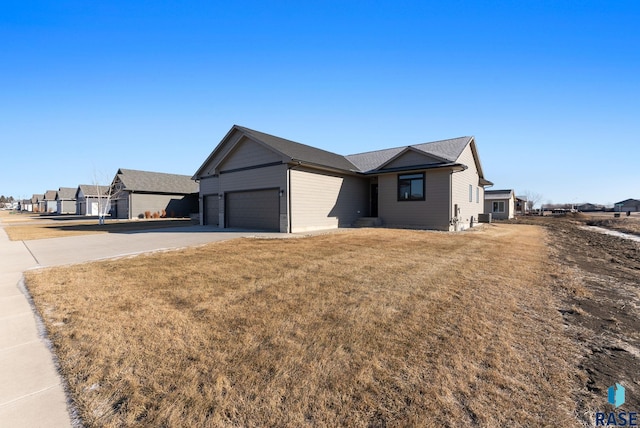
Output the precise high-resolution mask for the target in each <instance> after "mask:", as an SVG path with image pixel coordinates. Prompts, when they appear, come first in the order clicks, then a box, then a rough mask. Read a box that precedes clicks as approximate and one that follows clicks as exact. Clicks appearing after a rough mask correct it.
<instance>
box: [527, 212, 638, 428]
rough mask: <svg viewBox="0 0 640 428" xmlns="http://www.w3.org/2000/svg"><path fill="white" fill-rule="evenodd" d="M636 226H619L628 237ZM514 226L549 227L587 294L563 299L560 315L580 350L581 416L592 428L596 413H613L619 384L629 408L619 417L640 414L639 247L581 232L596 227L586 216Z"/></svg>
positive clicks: (561, 258) (555, 246) (553, 242)
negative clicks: (610, 397)
mask: <svg viewBox="0 0 640 428" xmlns="http://www.w3.org/2000/svg"><path fill="white" fill-rule="evenodd" d="M632 220H636V221H638V225H640V219H626V220H624V219H621V220H619V221H620V222H623V221H626V223H623V225H625V226H626V227H625V229H627V231H629V229H630V228H629V227H628V224H629V222H630V221H632ZM515 222H522V223H533V224H541V225H544V226H546V227H547V230H548V231H549V240H550V245H551V248H552V249H553V252H554V257H556V258H557V260H558V261H560V262H561V263H562V264H564V265H565V266H567V267H568V268H569V269H570V270H571V271H572V272H573V278H572V279H573V280H575V281H579V282H580V283H581V284H582V285H583V286H584V288H585V289H586V293H584V295H576V294H572V295H567V294H566V293H565V295H564V296H562V300H563V302H564V303H565V307H564V308H563V309H561V313H562V314H563V317H564V320H565V323H566V326H567V330H568V332H569V334H570V336H571V337H572V338H573V339H574V340H575V341H576V343H577V344H578V345H579V346H580V348H581V349H582V355H581V356H580V360H579V362H578V364H579V365H578V367H579V368H580V369H581V371H582V373H583V375H584V376H583V378H582V379H579V382H580V383H583V385H582V388H580V390H579V392H578V396H576V397H575V398H576V401H577V403H578V415H577V416H578V417H579V418H580V419H582V421H583V422H585V424H588V425H592V424H593V412H594V411H610V410H612V406H610V405H608V404H607V389H608V388H609V386H611V385H613V384H614V383H616V382H618V383H620V384H622V385H623V386H624V387H625V388H626V402H625V404H624V405H623V406H621V407H620V408H619V409H618V411H621V410H626V411H635V412H637V411H639V410H640V370H639V369H640V316H639V314H640V311H639V308H640V243H638V242H634V241H631V240H627V239H622V238H618V237H615V236H609V235H604V234H602V233H598V232H594V231H591V230H585V229H583V227H584V226H585V225H587V224H593V218H592V217H590V216H588V215H584V214H577V215H574V216H571V217H565V218H550V217H544V218H540V217H528V218H522V219H518V220H515ZM608 226H610V227H611V228H614V229H615V228H616V227H615V226H616V225H611V224H610V225H608ZM618 229H620V228H618ZM631 229H632V230H633V229H634V228H631Z"/></svg>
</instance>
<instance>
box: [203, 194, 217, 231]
mask: <svg viewBox="0 0 640 428" xmlns="http://www.w3.org/2000/svg"><path fill="white" fill-rule="evenodd" d="M218 201H219V199H218V195H207V196H205V197H204V224H207V225H209V226H217V225H218V219H219V218H220V217H219V215H218V205H219V203H218Z"/></svg>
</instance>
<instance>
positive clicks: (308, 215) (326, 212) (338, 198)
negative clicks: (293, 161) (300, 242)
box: [290, 169, 369, 232]
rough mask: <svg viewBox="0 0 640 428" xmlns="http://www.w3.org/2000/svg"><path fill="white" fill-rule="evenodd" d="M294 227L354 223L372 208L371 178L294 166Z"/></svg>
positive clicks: (299, 229)
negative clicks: (370, 202) (370, 204)
mask: <svg viewBox="0 0 640 428" xmlns="http://www.w3.org/2000/svg"><path fill="white" fill-rule="evenodd" d="M290 175H291V188H290V192H291V231H292V232H305V231H311V230H322V229H334V228H337V227H348V226H351V225H352V224H353V223H354V222H355V221H356V220H357V219H358V218H359V217H363V216H365V215H366V213H367V212H368V204H369V188H368V186H369V179H368V178H367V179H363V178H359V177H353V176H339V175H329V174H323V173H319V172H317V171H312V170H301V169H292V170H290Z"/></svg>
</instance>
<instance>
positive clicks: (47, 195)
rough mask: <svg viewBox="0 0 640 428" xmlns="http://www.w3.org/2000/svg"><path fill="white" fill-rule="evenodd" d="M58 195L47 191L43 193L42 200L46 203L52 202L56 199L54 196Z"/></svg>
mask: <svg viewBox="0 0 640 428" xmlns="http://www.w3.org/2000/svg"><path fill="white" fill-rule="evenodd" d="M57 194H58V191H57V190H47V191H46V192H44V199H45V200H46V201H53V200H55V199H56V195H57Z"/></svg>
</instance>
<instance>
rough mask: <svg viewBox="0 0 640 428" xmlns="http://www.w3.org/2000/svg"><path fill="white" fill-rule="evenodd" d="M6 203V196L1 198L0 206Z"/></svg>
mask: <svg viewBox="0 0 640 428" xmlns="http://www.w3.org/2000/svg"><path fill="white" fill-rule="evenodd" d="M5 202H7V198H6V197H5V196H4V195H2V196H0V204H4V203H5Z"/></svg>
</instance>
